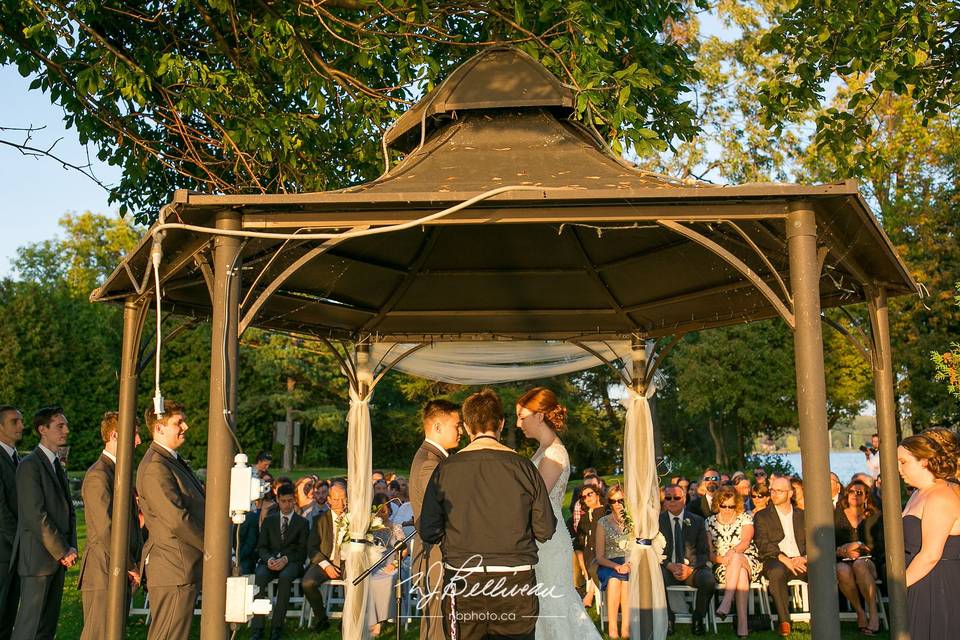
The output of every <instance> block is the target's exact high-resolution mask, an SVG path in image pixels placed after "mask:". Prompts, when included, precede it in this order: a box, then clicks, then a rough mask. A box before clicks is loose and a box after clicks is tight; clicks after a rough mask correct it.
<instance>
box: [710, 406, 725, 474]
mask: <svg viewBox="0 0 960 640" xmlns="http://www.w3.org/2000/svg"><path fill="white" fill-rule="evenodd" d="M707 431H709V432H710V437H711V438H713V449H714V452H715V453H714V456H713V459H714V463H715V464H716V465H717V466H719V467H720V468H721V469H722V468H724V467H726V466H727V460H726V457H727V456H726V451H724V448H723V434H721V433H720V428H719V425H717V423H716V422H715V421H714V419H713V416H710V417H709V418H707Z"/></svg>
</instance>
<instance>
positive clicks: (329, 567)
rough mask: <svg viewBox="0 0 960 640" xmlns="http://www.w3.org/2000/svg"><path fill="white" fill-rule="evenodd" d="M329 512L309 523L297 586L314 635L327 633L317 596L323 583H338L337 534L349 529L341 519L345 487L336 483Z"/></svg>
mask: <svg viewBox="0 0 960 640" xmlns="http://www.w3.org/2000/svg"><path fill="white" fill-rule="evenodd" d="M327 501H328V502H329V503H330V509H329V510H328V511H327V512H326V513H324V514H323V515H321V516H318V517H317V518H316V519H315V520H314V521H313V526H312V527H310V537H309V538H308V539H307V557H308V558H309V559H310V566H309V568H308V569H307V572H306V573H305V574H304V576H303V581H302V582H301V583H300V586H301V588H302V589H303V595H304V597H305V598H306V599H307V602H309V603H310V608H311V609H313V617H314V623H313V627H312V628H311V630H312V631H314V632H319V631H323V630H325V629H327V628H328V627H329V626H330V621H329V620H327V613H326V611H327V610H326V607H324V605H323V596H322V595H320V585H322V584H323V583H324V582H326V581H327V580H339V579H340V578H341V577H342V575H343V569H342V567H341V566H340V545H339V544H337V541H338V540H340V538H341V537H342V536H341V532H342V531H345V530H346V529H347V528H348V527H349V526H350V525H349V523H348V522H347V518H346V517H345V515H346V513H347V486H346V484H341V483H340V482H334V483H332V484H331V485H330V496H329V497H328V498H327Z"/></svg>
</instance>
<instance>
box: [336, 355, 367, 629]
mask: <svg viewBox="0 0 960 640" xmlns="http://www.w3.org/2000/svg"><path fill="white" fill-rule="evenodd" d="M358 356H359V357H358V361H357V368H356V370H357V381H358V383H359V384H358V388H354V387H353V385H351V388H350V412H349V413H348V414H347V493H348V500H349V503H348V511H349V513H350V538H351V539H354V540H363V539H365V538H366V535H367V529H368V528H369V527H370V519H371V506H370V505H372V504H373V485H372V484H371V483H370V474H371V472H372V470H373V452H372V443H371V439H372V436H371V431H370V396H371V395H372V393H373V390H372V388H371V385H372V381H373V376H372V374H371V370H370V365H369V363H368V362H366V361H365V360H366V354H358ZM340 554H341V562H342V565H343V567H344V580H345V581H346V593H345V600H344V604H343V637H344V638H349V639H350V640H366V638H369V637H370V629H369V628H368V627H367V584H368V583H367V581H366V580H365V581H363V582H361V583H360V584H359V585H358V586H356V587H355V586H353V579H354V578H355V577H357V576H358V575H360V574H361V573H363V572H364V571H365V570H366V569H367V567H369V566H370V564H369V563H370V560H369V554H368V553H367V545H366V544H363V543H359V542H349V541H348V542H347V543H346V544H344V545H343V546H342V547H341V549H340Z"/></svg>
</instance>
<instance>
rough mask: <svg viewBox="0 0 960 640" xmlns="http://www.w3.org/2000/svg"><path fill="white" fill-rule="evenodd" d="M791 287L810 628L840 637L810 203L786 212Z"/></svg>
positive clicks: (822, 638)
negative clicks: (794, 320)
mask: <svg viewBox="0 0 960 640" xmlns="http://www.w3.org/2000/svg"><path fill="white" fill-rule="evenodd" d="M787 249H788V252H789V254H790V287H791V290H792V292H793V299H794V316H795V318H796V329H795V333H794V352H795V356H796V370H797V409H798V412H799V419H800V446H801V448H802V450H803V455H802V456H801V461H802V464H803V484H804V494H805V498H806V499H805V507H806V509H805V512H804V515H805V525H806V541H807V560H808V562H807V570H808V577H809V583H810V588H809V594H810V612H811V622H810V626H811V631H812V632H813V637H814V638H816V639H817V640H840V610H839V604H838V593H837V576H836V557H837V550H836V540H835V538H834V527H833V501H832V499H831V497H830V438H829V434H828V432H827V394H826V381H825V378H824V366H823V336H822V334H821V332H820V267H819V263H818V260H817V222H816V216H815V214H814V211H813V209H812V206H811V205H810V204H809V203H805V202H801V203H795V204H793V205H791V210H790V213H789V214H788V216H787Z"/></svg>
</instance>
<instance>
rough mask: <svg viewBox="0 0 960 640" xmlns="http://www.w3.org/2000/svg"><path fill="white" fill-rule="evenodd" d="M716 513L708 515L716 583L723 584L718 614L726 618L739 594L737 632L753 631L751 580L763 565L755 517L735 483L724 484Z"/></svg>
mask: <svg viewBox="0 0 960 640" xmlns="http://www.w3.org/2000/svg"><path fill="white" fill-rule="evenodd" d="M713 508H714V514H713V515H712V516H710V517H709V518H707V524H706V526H707V537H708V539H709V542H710V561H711V562H713V571H714V575H715V576H716V578H717V583H718V584H722V585H724V589H723V599H722V600H721V601H720V606H718V607H717V616H718V617H719V618H720V619H721V620H723V619H725V618H726V617H727V615H728V614H729V613H730V609H731V608H732V605H733V603H734V598H736V605H737V636H738V637H746V636H747V634H748V633H749V632H750V627H749V621H748V619H747V615H748V610H747V609H748V605H749V597H750V583H751V582H753V581H754V580H756V579H757V578H758V577H759V576H760V571H761V569H762V568H763V565H762V564H761V563H760V557H759V556H758V555H757V547H756V546H755V545H754V544H753V517H752V516H751V515H750V514H749V513H747V512H746V509H745V508H744V504H743V495H742V494H741V493H740V492H739V491H737V490H735V489H734V487H721V488H720V491H718V492H717V495H716V499H715V500H714V501H713Z"/></svg>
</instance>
